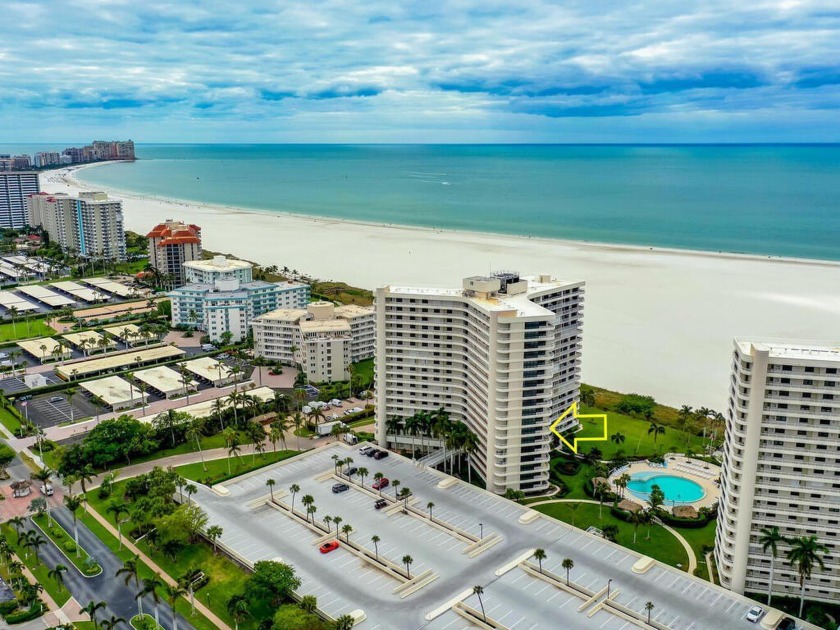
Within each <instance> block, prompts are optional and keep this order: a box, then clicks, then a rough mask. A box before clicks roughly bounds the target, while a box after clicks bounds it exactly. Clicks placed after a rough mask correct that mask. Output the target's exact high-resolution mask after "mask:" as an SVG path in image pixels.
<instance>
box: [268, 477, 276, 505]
mask: <svg viewBox="0 0 840 630" xmlns="http://www.w3.org/2000/svg"><path fill="white" fill-rule="evenodd" d="M276 484H277V482H276V481H275V480H274V479H266V480H265V485H267V486H268V492H269V493H270V494H271V502H272V503H273V502H274V486H275V485H276Z"/></svg>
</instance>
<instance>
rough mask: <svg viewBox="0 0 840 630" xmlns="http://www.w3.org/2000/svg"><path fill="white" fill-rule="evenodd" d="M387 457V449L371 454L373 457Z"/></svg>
mask: <svg viewBox="0 0 840 630" xmlns="http://www.w3.org/2000/svg"><path fill="white" fill-rule="evenodd" d="M386 457H388V451H376V452H375V453H374V454H373V459H385V458H386Z"/></svg>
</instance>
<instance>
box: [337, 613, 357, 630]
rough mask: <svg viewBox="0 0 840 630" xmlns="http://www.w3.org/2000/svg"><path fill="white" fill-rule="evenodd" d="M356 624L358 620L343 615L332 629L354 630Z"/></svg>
mask: <svg viewBox="0 0 840 630" xmlns="http://www.w3.org/2000/svg"><path fill="white" fill-rule="evenodd" d="M355 624H356V620H355V619H354V618H353V617H351V616H350V615H341V617H339V618H338V619H336V620H335V623H334V624H333V626H332V627H333V628H334V630H352V628H353V626H354V625H355Z"/></svg>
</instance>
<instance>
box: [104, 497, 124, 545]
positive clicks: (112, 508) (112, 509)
mask: <svg viewBox="0 0 840 630" xmlns="http://www.w3.org/2000/svg"><path fill="white" fill-rule="evenodd" d="M107 511H108V512H109V513H111V514H113V515H114V521H115V522H116V524H117V536H118V538H119V541H120V546H119V548H120V549H122V525H123V523H125V522H126V521H124V520H122V519H121V518H120V517H121V516H122V515H123V514H125V515H126V516H128V514H129V511H128V505H127V504H125V503H123V502H122V501H111V504H110V505H109V506H108V508H107Z"/></svg>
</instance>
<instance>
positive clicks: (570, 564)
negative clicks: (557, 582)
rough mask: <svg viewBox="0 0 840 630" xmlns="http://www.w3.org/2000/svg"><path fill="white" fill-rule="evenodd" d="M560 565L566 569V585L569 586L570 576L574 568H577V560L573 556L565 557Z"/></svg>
mask: <svg viewBox="0 0 840 630" xmlns="http://www.w3.org/2000/svg"><path fill="white" fill-rule="evenodd" d="M560 566H561V567H563V568H564V569H565V570H566V586H569V576H570V574H571V572H572V569H574V568H575V561H574V560H572V559H571V558H563V562H561V563H560Z"/></svg>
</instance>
